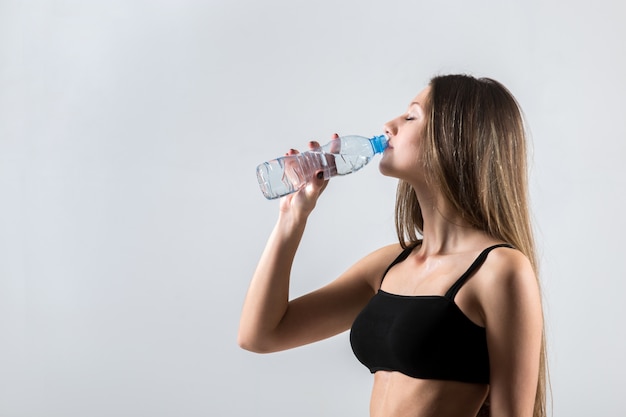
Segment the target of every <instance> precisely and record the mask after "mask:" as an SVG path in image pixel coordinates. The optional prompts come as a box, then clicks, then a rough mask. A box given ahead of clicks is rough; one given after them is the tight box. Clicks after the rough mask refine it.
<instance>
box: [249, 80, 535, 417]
mask: <svg viewBox="0 0 626 417" xmlns="http://www.w3.org/2000/svg"><path fill="white" fill-rule="evenodd" d="M427 94H428V89H425V90H424V91H423V92H422V93H420V95H418V96H417V97H416V98H415V99H414V100H413V102H414V103H413V104H411V105H410V106H409V109H408V111H407V113H406V114H403V115H402V116H400V117H398V118H396V119H394V120H392V121H390V122H388V123H387V124H386V125H385V130H386V133H387V134H388V135H389V137H390V147H389V148H388V149H387V150H386V151H385V154H384V155H383V159H382V160H381V162H380V170H381V172H382V173H383V174H385V175H389V176H394V177H397V178H401V179H403V180H405V181H408V182H409V183H410V184H411V185H412V186H413V189H414V190H415V192H416V194H417V196H418V199H419V201H420V205H421V207H422V214H423V217H424V233H423V242H422V244H421V245H420V246H419V247H418V248H416V249H415V250H414V251H413V252H412V253H411V255H410V256H409V257H408V258H407V259H406V260H405V261H404V262H402V263H400V264H397V265H396V266H394V267H393V268H392V269H391V270H390V271H389V273H388V274H387V276H386V277H385V280H384V281H383V282H382V286H381V282H380V279H381V276H382V274H383V272H384V271H385V269H386V268H387V266H388V265H389V264H390V263H391V262H392V261H393V259H394V258H395V257H396V256H397V255H398V254H399V253H400V252H401V248H400V245H399V244H394V245H389V246H386V247H383V248H381V249H379V250H377V251H375V252H373V253H371V254H369V255H367V256H365V257H364V258H363V259H361V260H360V261H358V262H357V263H355V264H354V265H353V266H352V267H350V268H349V269H348V270H347V271H345V272H344V273H343V274H342V275H340V276H339V277H338V278H336V279H335V280H334V281H332V282H331V283H329V284H328V285H326V286H324V287H322V288H320V289H318V290H316V291H313V292H311V293H309V294H306V295H303V296H301V297H299V298H296V299H294V300H289V299H288V294H289V281H290V271H291V266H292V263H293V260H294V257H295V253H296V251H297V248H298V245H299V243H300V240H301V238H302V235H303V233H304V230H305V226H306V222H307V219H308V217H309V215H310V214H311V212H312V211H313V209H314V207H315V204H316V202H317V199H318V198H319V196H320V194H321V193H322V192H323V190H324V188H325V187H326V185H327V182H326V181H323V180H314V181H313V182H312V183H311V184H310V185H309V186H307V187H306V188H305V189H303V190H301V191H299V192H298V193H295V194H292V195H289V196H287V197H284V198H283V199H282V200H281V203H280V212H279V216H278V221H277V223H276V226H275V228H274V230H273V232H272V234H271V236H270V238H269V240H268V243H267V246H266V248H265V251H264V252H263V254H262V256H261V259H260V261H259V264H258V266H257V269H256V271H255V273H254V276H253V278H252V281H251V283H250V288H249V290H248V294H247V296H246V299H245V302H244V306H243V310H242V315H241V321H240V329H239V344H240V346H241V347H242V348H244V349H248V350H251V351H255V352H261V353H263V352H274V351H279V350H284V349H289V348H293V347H297V346H301V345H304V344H308V343H312V342H315V341H318V340H322V339H325V338H328V337H331V336H333V335H336V334H339V333H341V332H344V331H346V330H348V329H349V328H350V327H351V325H352V322H353V321H354V319H355V318H356V316H357V314H358V313H359V312H360V311H361V310H362V309H363V308H364V306H365V305H366V304H367V302H368V301H369V299H370V298H371V297H372V296H373V295H374V294H375V293H376V291H378V289H383V290H385V291H387V292H390V293H394V294H402V295H443V294H444V293H445V292H446V291H447V289H448V288H449V287H450V286H451V285H452V283H453V282H454V281H455V280H456V279H457V278H458V277H459V276H460V275H461V274H462V273H463V272H464V271H465V270H466V269H467V267H468V266H469V265H470V264H471V263H472V261H473V260H474V259H475V258H476V256H477V255H478V254H479V253H480V252H481V251H482V250H483V249H485V248H486V247H488V246H490V245H493V244H496V243H501V242H499V241H497V240H494V239H493V238H491V237H490V236H488V235H487V234H485V233H484V232H483V231H480V230H476V229H474V228H471V227H469V226H468V225H467V224H466V223H465V222H464V221H463V220H462V218H461V216H460V215H459V214H458V213H456V212H455V211H454V209H453V208H452V207H451V206H450V205H449V204H448V203H447V202H446V200H445V199H444V198H443V196H442V195H441V194H440V193H439V192H438V190H437V189H431V188H429V186H428V185H427V184H426V182H425V181H424V178H423V177H422V176H421V175H420V172H421V171H420V155H421V154H420V144H421V128H422V125H423V117H424V116H423V114H424V113H423V103H424V102H425V100H426V98H427ZM310 146H311V147H316V146H319V145H318V144H317V143H314V142H313V143H311V144H310ZM295 152H296V151H290V153H295ZM455 302H456V303H457V305H458V306H459V308H460V309H461V311H463V313H464V314H465V315H466V316H467V317H468V318H469V319H470V320H472V321H473V322H474V323H476V324H477V325H479V326H483V327H485V328H486V330H487V345H488V350H489V360H490V368H491V370H490V381H491V382H490V385H483V384H469V383H461V382H456V381H441V380H425V379H416V378H411V377H408V376H406V375H403V374H401V373H399V372H386V371H378V372H376V373H375V375H374V384H373V389H372V397H371V402H370V415H371V417H429V416H438V417H448V416H449V417H453V416H454V417H464V416H467V417H470V416H475V415H476V413H477V411H478V409H479V408H480V406H481V404H482V403H483V402H484V400H485V398H486V397H487V395H488V394H489V398H490V403H491V410H492V415H493V416H531V415H532V408H533V403H534V395H535V389H536V384H537V378H538V371H539V351H540V344H541V332H542V317H541V302H540V297H539V290H538V286H537V281H536V279H535V276H534V272H533V270H532V267H531V265H530V262H529V261H528V259H527V258H526V257H525V256H524V255H523V254H521V253H520V252H518V251H517V250H514V249H509V248H498V249H495V250H494V251H493V252H491V253H490V255H489V257H488V258H487V261H486V262H485V263H484V264H483V266H482V267H481V268H480V269H479V270H478V271H477V272H476V273H475V274H474V276H473V277H472V278H471V279H470V280H469V281H468V282H467V283H466V284H465V285H464V286H463V287H462V288H461V290H460V291H459V293H458V294H457V296H456V298H455Z"/></svg>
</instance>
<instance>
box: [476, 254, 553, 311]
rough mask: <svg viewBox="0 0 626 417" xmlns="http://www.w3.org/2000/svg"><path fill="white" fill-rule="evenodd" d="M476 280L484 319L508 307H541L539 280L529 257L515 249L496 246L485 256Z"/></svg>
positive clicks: (523, 308) (506, 309) (522, 308)
mask: <svg viewBox="0 0 626 417" xmlns="http://www.w3.org/2000/svg"><path fill="white" fill-rule="evenodd" d="M480 275H481V278H480V280H477V284H478V287H479V288H478V297H479V301H480V304H481V305H482V307H483V311H484V313H485V316H486V318H487V320H488V319H489V316H497V315H499V314H502V313H505V312H507V311H508V310H509V309H514V310H515V309H521V310H525V309H528V308H530V309H535V308H539V309H540V304H541V301H540V292H539V283H538V281H537V277H536V274H535V271H534V269H533V267H532V264H531V262H530V260H529V259H528V257H526V255H524V254H523V253H522V252H520V251H519V250H517V249H511V248H505V247H503V248H497V249H494V250H493V251H492V252H491V253H490V254H489V256H488V258H487V261H486V262H485V264H484V265H483V267H482V268H481V271H480Z"/></svg>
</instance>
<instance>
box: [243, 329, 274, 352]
mask: <svg viewBox="0 0 626 417" xmlns="http://www.w3.org/2000/svg"><path fill="white" fill-rule="evenodd" d="M263 339H264V338H261V337H253V336H251V335H249V334H246V333H245V332H242V331H239V334H238V335H237V344H238V345H239V347H240V348H241V349H243V350H247V351H248V352H252V353H271V352H273V350H272V349H270V348H269V346H268V344H267V343H263Z"/></svg>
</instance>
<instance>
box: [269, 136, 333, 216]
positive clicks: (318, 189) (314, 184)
mask: <svg viewBox="0 0 626 417" xmlns="http://www.w3.org/2000/svg"><path fill="white" fill-rule="evenodd" d="M340 146H341V142H340V141H339V135H337V134H336V133H335V134H334V135H333V139H332V140H331V142H330V150H331V152H330V153H326V154H325V155H324V157H325V158H326V163H327V166H328V170H327V171H328V172H329V173H330V175H329V176H325V175H324V171H323V170H318V171H317V172H316V173H315V175H314V176H313V178H311V180H310V181H309V183H308V184H307V185H306V186H305V187H304V188H301V189H300V190H299V191H297V192H295V193H291V194H288V195H286V196H285V198H283V199H282V200H281V202H280V211H281V212H282V213H287V212H290V211H291V210H296V211H297V212H299V213H300V214H302V215H304V216H308V215H309V214H310V213H311V211H313V209H314V208H315V205H316V203H317V199H318V198H319V196H320V195H321V194H322V192H323V191H324V190H325V189H326V187H327V186H328V179H329V178H330V176H333V175H336V172H337V166H336V164H335V156H334V155H333V154H334V153H336V152H337V151H338V150H339V147H340ZM309 151H310V152H321V146H320V144H319V142H316V141H311V142H309ZM299 153H300V152H298V151H297V150H295V149H290V150H289V152H287V153H286V154H285V156H291V155H298V154H299ZM294 164H297V161H296V159H295V158H291V159H290V158H285V171H289V170H291V169H294V168H296V167H295V166H290V165H294ZM333 173H334V174H333Z"/></svg>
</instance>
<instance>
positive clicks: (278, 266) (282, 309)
mask: <svg viewBox="0 0 626 417" xmlns="http://www.w3.org/2000/svg"><path fill="white" fill-rule="evenodd" d="M305 226H306V218H297V216H293V215H291V214H289V213H281V214H280V215H279V218H278V221H277V223H276V225H275V226H274V229H273V231H272V233H271V235H270V237H269V239H268V242H267V244H266V246H265V249H264V251H263V254H262V255H261V258H260V260H259V263H258V265H257V268H256V270H255V273H254V275H253V277H252V281H251V283H250V287H249V289H248V293H247V295H246V298H245V301H244V305H243V310H242V313H241V320H240V324H239V345H240V346H241V347H242V348H244V349H247V350H252V351H257V352H265V351H268V350H271V345H272V336H273V335H274V334H276V333H277V329H278V327H279V325H280V322H281V321H282V319H283V317H284V315H285V313H286V312H287V307H288V305H289V280H290V273H291V267H292V264H293V260H294V258H295V254H296V251H297V249H298V246H299V244H300V240H301V239H302V235H303V233H304V229H305Z"/></svg>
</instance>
